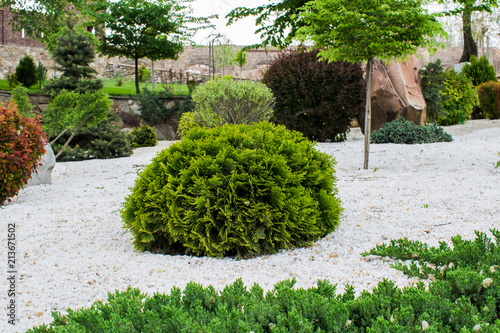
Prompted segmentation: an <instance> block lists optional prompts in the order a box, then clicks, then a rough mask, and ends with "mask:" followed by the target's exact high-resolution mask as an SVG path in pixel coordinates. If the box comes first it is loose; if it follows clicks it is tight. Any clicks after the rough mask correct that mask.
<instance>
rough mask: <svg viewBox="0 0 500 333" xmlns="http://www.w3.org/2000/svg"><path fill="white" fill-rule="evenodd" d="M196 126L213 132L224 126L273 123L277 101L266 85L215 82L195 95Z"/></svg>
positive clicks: (201, 88) (228, 78) (225, 79)
mask: <svg viewBox="0 0 500 333" xmlns="http://www.w3.org/2000/svg"><path fill="white" fill-rule="evenodd" d="M192 99H193V102H194V105H195V107H194V114H195V122H196V123H197V124H198V125H199V126H204V127H208V128H212V127H215V126H222V125H224V124H244V125H251V124H253V123H259V122H261V121H266V120H270V119H271V117H272V115H273V104H274V97H273V93H272V91H271V90H270V89H269V88H268V87H267V86H266V85H265V84H263V83H260V82H254V81H247V80H233V79H232V77H230V76H228V77H224V78H216V79H214V80H211V81H208V82H206V83H204V84H202V85H200V86H198V87H196V90H195V91H194V92H193V94H192Z"/></svg>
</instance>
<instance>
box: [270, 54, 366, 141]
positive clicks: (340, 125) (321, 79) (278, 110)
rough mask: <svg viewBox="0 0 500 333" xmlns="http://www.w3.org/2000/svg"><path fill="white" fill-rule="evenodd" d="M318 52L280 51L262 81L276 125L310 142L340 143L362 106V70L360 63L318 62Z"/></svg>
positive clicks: (363, 96)
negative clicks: (271, 96)
mask: <svg viewBox="0 0 500 333" xmlns="http://www.w3.org/2000/svg"><path fill="white" fill-rule="evenodd" d="M318 52H319V50H311V51H309V52H308V51H295V50H291V51H286V52H282V53H281V54H279V55H278V57H277V58H275V59H274V60H273V61H272V62H271V64H270V67H269V69H268V70H267V72H266V73H265V74H264V78H263V82H264V83H265V84H266V85H267V86H268V87H269V88H270V89H271V90H272V92H273V94H274V97H275V99H276V102H275V103H276V104H275V112H274V121H275V122H276V123H278V124H282V125H285V126H286V127H287V128H288V129H290V130H296V131H300V132H302V133H303V134H304V136H306V137H307V138H308V139H310V140H316V141H323V142H328V141H343V140H345V137H346V132H347V130H348V129H349V124H350V122H351V119H353V118H355V117H356V116H357V114H358V111H359V110H360V108H363V107H364V100H365V92H366V86H365V80H364V79H363V70H362V68H361V66H360V65H359V64H352V63H348V62H344V61H336V62H331V63H328V61H326V60H325V61H320V60H319V59H318Z"/></svg>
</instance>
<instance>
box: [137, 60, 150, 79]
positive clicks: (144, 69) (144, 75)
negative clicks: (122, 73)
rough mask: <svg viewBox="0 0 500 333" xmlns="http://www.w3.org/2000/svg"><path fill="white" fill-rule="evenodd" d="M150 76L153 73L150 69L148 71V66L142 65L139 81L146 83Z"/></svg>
mask: <svg viewBox="0 0 500 333" xmlns="http://www.w3.org/2000/svg"><path fill="white" fill-rule="evenodd" d="M150 76H151V72H150V71H149V69H147V67H146V65H144V64H141V67H139V81H140V82H146V81H147V80H148V79H149V77H150Z"/></svg>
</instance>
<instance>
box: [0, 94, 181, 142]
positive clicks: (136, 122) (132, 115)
mask: <svg viewBox="0 0 500 333" xmlns="http://www.w3.org/2000/svg"><path fill="white" fill-rule="evenodd" d="M10 98H11V94H10V92H9V91H6V90H0V103H5V104H6V103H8V101H9V100H10ZM110 98H111V99H112V101H113V104H112V106H111V111H113V112H115V113H116V114H117V115H118V116H120V119H121V120H120V121H119V122H118V126H119V128H120V129H122V130H131V129H132V128H134V127H138V126H140V125H142V124H143V122H142V121H141V120H140V118H139V117H138V115H139V102H138V101H137V100H136V99H135V98H133V97H129V96H110ZM29 99H30V102H31V104H33V105H34V106H35V109H34V112H35V113H37V114H39V115H41V114H42V113H43V111H44V110H46V109H47V107H48V106H49V102H50V97H49V96H48V95H46V94H29ZM183 102H184V97H183V96H173V97H171V98H169V99H165V101H164V103H165V105H166V106H167V107H171V106H172V104H173V103H183ZM177 125H178V121H177V114H175V115H173V116H172V117H171V118H170V119H169V120H168V121H167V122H166V123H165V124H162V125H159V126H153V129H154V130H155V132H156V134H157V136H158V139H167V140H175V139H177V138H178V137H177Z"/></svg>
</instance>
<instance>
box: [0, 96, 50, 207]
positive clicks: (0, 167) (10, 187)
mask: <svg viewBox="0 0 500 333" xmlns="http://www.w3.org/2000/svg"><path fill="white" fill-rule="evenodd" d="M40 121H41V119H40V118H39V117H36V118H26V117H24V116H22V115H21V114H19V113H18V112H17V107H16V105H15V104H14V103H10V104H9V105H7V106H4V105H3V104H0V205H2V204H3V203H4V201H5V200H9V201H10V198H11V197H13V196H15V195H16V194H17V193H18V192H19V190H20V189H21V188H22V187H23V186H24V185H25V184H26V183H27V182H28V180H29V179H30V178H31V173H32V172H33V170H35V168H36V167H37V166H38V160H39V159H40V157H41V156H42V155H43V154H44V153H45V149H44V144H45V143H46V137H45V133H44V132H43V127H42V124H41V123H40Z"/></svg>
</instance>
